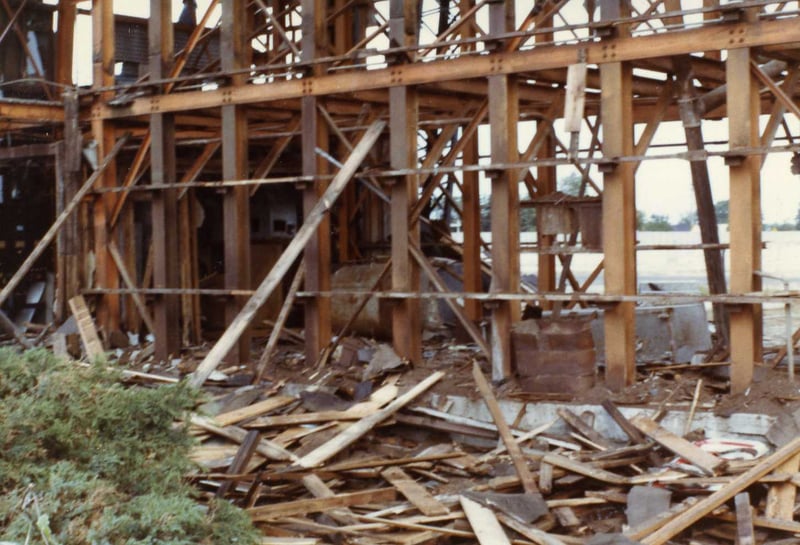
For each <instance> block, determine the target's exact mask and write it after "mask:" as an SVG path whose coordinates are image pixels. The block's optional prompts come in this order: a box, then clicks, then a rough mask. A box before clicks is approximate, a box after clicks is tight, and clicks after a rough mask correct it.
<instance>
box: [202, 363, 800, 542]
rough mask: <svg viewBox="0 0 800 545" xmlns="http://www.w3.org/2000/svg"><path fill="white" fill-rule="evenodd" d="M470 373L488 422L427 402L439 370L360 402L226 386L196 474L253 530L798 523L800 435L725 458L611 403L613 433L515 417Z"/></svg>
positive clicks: (550, 533)
mask: <svg viewBox="0 0 800 545" xmlns="http://www.w3.org/2000/svg"><path fill="white" fill-rule="evenodd" d="M472 371H473V380H474V382H475V387H476V395H477V396H480V397H479V399H482V401H483V402H484V403H485V404H486V408H487V409H488V416H485V417H484V420H475V419H473V418H467V417H466V416H464V415H456V414H451V413H450V412H448V405H447V404H446V403H444V404H442V403H441V402H439V401H437V403H438V404H437V405H432V404H431V402H430V401H429V400H428V398H427V397H426V396H425V394H426V393H427V392H429V390H430V389H431V388H432V387H433V386H434V384H436V383H437V382H438V381H440V380H441V379H442V377H443V373H441V372H436V373H433V374H431V375H430V376H428V377H427V378H425V379H424V380H421V381H420V382H418V383H413V382H411V381H406V382H405V383H403V378H402V377H398V376H397V375H395V376H394V377H391V378H388V379H386V381H385V382H384V384H383V385H382V386H380V387H377V388H376V389H375V391H374V392H373V393H372V395H371V396H370V397H369V398H367V399H361V400H358V401H348V400H347V399H343V398H342V397H340V396H336V395H334V394H332V393H327V392H320V391H317V390H314V389H313V388H310V389H309V390H308V391H305V392H301V393H300V394H299V395H290V394H289V393H287V392H286V391H285V390H282V388H281V386H277V387H273V388H272V389H267V388H266V387H253V386H248V387H244V388H241V389H240V390H235V391H233V392H229V393H227V394H225V395H221V396H220V397H219V398H218V399H216V400H215V401H214V402H213V403H209V404H208V405H207V406H213V407H214V411H215V413H216V414H203V415H200V414H195V415H192V416H191V418H190V419H189V424H190V426H191V428H192V430H193V432H194V433H195V434H196V435H197V436H198V438H199V439H201V442H200V443H199V444H198V446H196V447H195V449H194V452H193V459H194V460H195V461H196V462H197V463H199V464H200V465H201V466H202V467H203V468H204V470H203V471H202V472H201V473H198V474H197V475H195V476H194V477H193V480H194V482H195V484H196V486H197V487H198V488H199V489H200V490H201V491H202V493H203V496H204V497H205V498H207V499H209V500H210V499H211V498H213V497H217V498H224V499H225V500H227V501H231V502H233V503H235V504H237V505H239V506H241V507H242V508H244V509H245V510H246V512H247V513H248V514H249V515H250V517H251V518H252V520H253V522H254V524H255V525H256V526H257V527H258V528H259V529H260V530H262V531H263V533H264V536H265V537H264V541H263V543H320V544H322V543H334V544H354V545H380V544H401V545H412V544H417V543H419V544H429V545H435V544H440V543H441V544H445V543H447V544H461V543H463V544H467V543H470V544H474V543H477V544H480V545H503V544H506V543H508V544H511V543H513V544H514V545H528V544H538V545H577V544H583V543H586V544H587V545H589V544H594V543H597V544H599V543H607V544H619V545H623V544H625V545H630V544H640V545H663V544H666V543H675V544H679V543H680V544H690V543H703V544H711V543H726V542H727V543H734V542H735V543H740V544H742V545H760V544H762V543H772V542H778V541H781V540H783V539H786V538H791V537H792V536H794V535H796V534H798V533H800V522H795V521H794V520H793V512H794V511H795V510H796V503H795V500H796V495H795V488H796V486H798V484H800V477H798V474H797V468H798V460H800V439H795V440H794V441H792V442H790V443H788V444H786V445H784V446H783V447H781V448H780V449H778V450H776V451H775V452H774V453H773V454H771V455H768V456H763V457H761V458H758V459H755V460H750V461H741V460H736V461H730V462H729V463H727V461H726V460H723V459H721V458H718V457H717V456H715V455H714V454H712V453H710V452H706V451H704V450H703V449H702V443H693V442H692V441H690V440H689V439H687V438H685V437H680V436H679V435H677V434H675V433H674V430H672V431H671V430H667V429H666V428H664V427H662V426H661V425H660V424H658V423H656V422H655V421H653V420H651V419H649V418H647V417H645V416H641V415H640V416H637V417H635V418H633V419H631V420H630V421H629V420H627V419H626V418H625V416H623V414H622V413H621V412H620V411H619V410H618V409H617V407H616V406H614V405H613V404H612V403H611V402H610V401H607V402H605V403H603V405H602V407H604V408H605V410H606V411H607V412H608V413H609V416H610V419H609V420H610V421H613V422H615V423H616V424H617V425H619V426H620V428H621V430H622V431H624V433H622V432H620V431H619V430H617V431H618V432H617V433H616V434H615V436H614V437H608V436H606V435H604V434H603V433H602V432H601V431H600V430H598V429H596V428H595V427H594V425H593V421H594V419H593V418H588V419H587V418H586V414H584V415H583V416H582V415H581V414H580V412H578V411H571V410H569V409H568V408H567V407H564V408H562V409H560V410H559V411H557V413H558V415H559V417H560V418H559V419H558V420H556V421H550V422H547V423H545V424H543V425H540V426H538V427H535V428H534V429H531V430H523V429H518V427H517V424H518V423H519V422H521V421H523V419H522V418H521V417H520V415H522V414H523V413H522V412H519V413H518V416H517V418H516V419H515V418H514V413H513V412H512V413H510V414H505V415H504V414H503V410H502V408H501V403H500V402H499V401H498V400H497V399H496V397H495V394H494V391H493V388H492V386H491V384H489V382H488V381H487V380H486V378H485V377H484V375H483V372H482V371H481V369H480V368H478V366H477V365H475V366H474V367H473V370H472ZM254 388H256V390H255V391H254ZM259 388H261V389H259ZM504 407H505V406H504ZM532 411H535V408H531V407H528V413H527V414H529V415H530V414H531V412H532ZM414 414H417V415H419V414H424V415H425V417H424V418H422V417H418V416H413V415H414ZM512 422H513V423H512ZM441 424H446V425H447V426H455V428H454V429H452V430H450V431H451V432H454V433H455V434H456V435H453V436H452V437H451V436H450V435H448V434H447V433H448V432H445V431H442V430H447V429H448V428H447V426H445V427H442V426H441ZM454 438H458V439H460V440H461V441H462V442H461V443H457V442H454ZM466 438H469V440H467V439H466ZM620 438H627V440H626V441H625V442H622V441H620V440H619V439H620ZM537 484H538V486H537ZM759 489H760V493H758V491H759ZM765 491H769V494H768V496H767V499H766V501H764V500H762V499H761V498H763V497H764V495H765V494H764V492H765ZM734 499H735V502H734ZM601 534H602V535H601ZM787 543H788V541H787Z"/></svg>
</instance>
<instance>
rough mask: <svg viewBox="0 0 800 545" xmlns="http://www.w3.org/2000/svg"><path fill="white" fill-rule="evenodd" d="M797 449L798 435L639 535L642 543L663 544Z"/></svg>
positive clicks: (799, 451)
mask: <svg viewBox="0 0 800 545" xmlns="http://www.w3.org/2000/svg"><path fill="white" fill-rule="evenodd" d="M799 453H800V438H796V439H794V440H792V441H791V442H789V443H787V444H786V445H784V446H783V447H781V448H780V449H778V450H777V451H776V452H774V453H773V454H772V455H771V456H769V457H768V458H766V459H765V460H763V461H761V462H760V463H758V464H756V465H755V466H753V467H752V468H750V469H749V470H747V471H746V472H744V473H742V474H741V475H739V476H738V477H736V478H735V479H734V480H732V481H731V482H730V483H728V484H727V485H725V486H723V487H722V488H720V489H719V490H717V491H716V492H714V493H713V494H711V495H710V496H707V497H706V498H704V499H702V500H701V501H699V502H698V503H697V504H696V505H695V506H694V507H692V508H690V509H687V510H686V511H684V512H683V513H681V514H680V515H678V516H676V517H675V518H673V519H672V520H670V521H668V522H667V523H666V524H664V526H662V527H661V528H660V529H658V530H656V531H654V532H652V533H650V534H649V535H646V536H642V537H641V538H640V540H641V542H642V543H643V544H644V545H663V544H664V543H666V542H667V541H669V540H670V539H672V538H673V537H675V536H676V535H678V534H679V533H681V532H682V531H683V530H685V529H686V528H688V527H689V526H691V525H692V524H694V523H695V522H697V521H698V520H700V519H702V518H703V517H705V516H706V515H708V514H709V513H711V512H712V511H713V510H714V509H716V508H717V507H719V506H720V505H722V504H723V503H725V502H726V501H728V500H730V499H731V498H733V497H734V496H735V495H736V494H738V493H739V492H741V491H742V490H744V489H745V488H747V487H748V486H750V485H752V484H754V483H755V482H757V481H758V480H759V479H760V478H761V477H763V476H764V475H766V474H767V473H769V472H770V471H774V470H775V469H776V468H777V467H779V466H780V465H781V464H783V463H784V462H786V461H787V460H789V459H790V458H792V457H793V456H796V455H797V454H799Z"/></svg>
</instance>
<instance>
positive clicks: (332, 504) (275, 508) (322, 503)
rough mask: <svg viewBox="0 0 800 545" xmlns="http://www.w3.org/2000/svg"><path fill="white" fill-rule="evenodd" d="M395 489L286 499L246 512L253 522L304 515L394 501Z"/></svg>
mask: <svg viewBox="0 0 800 545" xmlns="http://www.w3.org/2000/svg"><path fill="white" fill-rule="evenodd" d="M396 497H397V491H396V490H395V489H394V488H378V489H374V490H364V491H361V492H350V493H347V494H337V495H336V496H331V497H329V498H310V499H305V500H295V501H287V502H284V503H273V504H270V505H262V506H259V507H253V508H251V509H248V510H247V512H248V514H249V515H250V518H251V519H252V520H253V521H254V522H258V521H267V520H275V519H278V518H282V517H290V516H292V515H305V514H307V513H319V512H323V511H328V510H330V509H336V508H337V507H349V506H351V505H367V504H371V503H386V502H390V501H394V500H395V498H396Z"/></svg>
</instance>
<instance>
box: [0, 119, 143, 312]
mask: <svg viewBox="0 0 800 545" xmlns="http://www.w3.org/2000/svg"><path fill="white" fill-rule="evenodd" d="M127 141H128V135H125V136H123V137H122V138H120V139H119V140H117V143H116V144H114V147H113V148H111V151H109V152H108V155H106V156H105V158H104V159H103V163H102V164H101V165H100V167H99V168H98V169H97V170H95V171H94V172H93V173H92V175H91V176H89V179H88V180H86V182H84V184H83V185H82V186H81V188H80V189H78V191H76V192H75V195H73V197H72V199H70V201H69V202H68V203H67V204H66V205H65V206H64V209H63V210H62V211H61V213H60V214H59V215H58V217H57V218H56V220H55V221H54V222H53V225H51V226H50V229H48V230H47V232H46V233H45V234H44V236H43V237H42V238H41V239H39V242H38V243H37V244H36V247H35V248H34V249H33V251H32V252H31V253H30V255H29V256H28V257H27V258H26V259H25V261H23V262H22V265H20V266H19V269H17V272H15V273H14V275H13V276H12V277H11V278H10V279H9V280H8V282H7V283H6V285H5V286H3V289H2V290H0V307H2V306H3V303H5V302H6V299H8V296H9V295H11V292H13V291H14V290H15V289H17V286H18V285H19V283H20V281H21V280H22V279H23V278H24V277H25V275H26V274H28V271H30V269H31V267H33V265H34V263H36V260H37V259H39V257H41V255H42V254H43V253H44V251H45V250H46V249H47V246H48V245H49V244H50V243H51V242H52V241H53V239H54V238H55V236H56V235H57V234H58V231H59V229H61V226H62V225H64V222H65V221H67V218H68V217H69V216H70V214H72V213H73V212H74V211H75V209H76V208H77V207H78V205H79V204H80V202H81V201H82V200H83V198H84V197H85V196H86V194H87V193H89V191H90V190H91V189H92V186H94V184H95V182H96V181H97V180H98V178H100V176H101V175H102V174H103V172H105V170H106V169H107V168H108V165H110V164H111V161H113V160H114V158H115V157H116V156H117V154H118V153H119V150H121V149H122V146H123V145H124V144H125V142H127Z"/></svg>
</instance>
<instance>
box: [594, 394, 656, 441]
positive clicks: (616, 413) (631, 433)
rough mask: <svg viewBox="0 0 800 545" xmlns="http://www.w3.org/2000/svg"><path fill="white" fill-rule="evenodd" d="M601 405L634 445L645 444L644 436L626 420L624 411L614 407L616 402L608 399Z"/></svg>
mask: <svg viewBox="0 0 800 545" xmlns="http://www.w3.org/2000/svg"><path fill="white" fill-rule="evenodd" d="M600 405H602V406H603V408H604V409H605V410H606V412H607V413H608V415H609V416H610V417H611V418H612V419H613V420H614V422H616V423H617V425H618V426H619V427H620V428H621V429H622V431H624V432H625V435H627V436H628V437H629V438H630V440H631V441H633V442H634V443H644V442H645V441H647V439H646V438H645V436H644V434H643V433H642V432H640V431H639V430H638V429H636V427H635V426H634V425H633V424H631V421H630V420H628V419H627V418H625V415H624V414H622V411H620V410H619V408H617V406H616V405H614V402H613V401H611V400H610V399H606V400H605V401H603V402H602V403H601V404H600Z"/></svg>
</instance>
